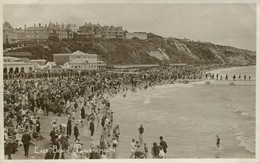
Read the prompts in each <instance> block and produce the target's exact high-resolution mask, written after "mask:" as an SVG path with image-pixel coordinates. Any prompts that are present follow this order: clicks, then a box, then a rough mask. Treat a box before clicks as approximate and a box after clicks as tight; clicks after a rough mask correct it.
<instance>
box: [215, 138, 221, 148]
mask: <svg viewBox="0 0 260 163" xmlns="http://www.w3.org/2000/svg"><path fill="white" fill-rule="evenodd" d="M216 144H217V148H219V146H220V138H219V137H218V135H217V143H216Z"/></svg>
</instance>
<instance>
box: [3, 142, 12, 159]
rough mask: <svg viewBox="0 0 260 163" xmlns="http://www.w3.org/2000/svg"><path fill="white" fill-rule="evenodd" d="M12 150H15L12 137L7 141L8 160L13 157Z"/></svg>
mask: <svg viewBox="0 0 260 163" xmlns="http://www.w3.org/2000/svg"><path fill="white" fill-rule="evenodd" d="M12 151H13V143H12V142H11V140H10V139H7V140H6V143H5V154H6V155H8V160H11V159H12V157H11V155H12Z"/></svg>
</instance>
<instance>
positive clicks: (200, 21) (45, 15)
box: [3, 3, 256, 51]
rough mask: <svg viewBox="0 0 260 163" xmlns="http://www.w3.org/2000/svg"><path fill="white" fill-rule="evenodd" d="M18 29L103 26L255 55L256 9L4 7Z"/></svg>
mask: <svg viewBox="0 0 260 163" xmlns="http://www.w3.org/2000/svg"><path fill="white" fill-rule="evenodd" d="M3 19H4V21H8V22H9V23H10V24H11V25H12V26H13V27H14V28H15V27H22V28H24V25H25V24H26V25H27V27H29V26H33V25H34V24H38V23H41V24H48V23H49V22H50V21H51V22H55V23H56V22H58V23H64V24H67V23H76V24H78V25H83V24H84V23H85V22H91V23H99V24H100V25H108V26H110V25H113V26H122V27H123V29H124V30H127V31H128V32H152V33H154V34H158V35H161V36H163V37H176V38H188V39H191V40H195V41H197V40H200V41H203V42H212V43H216V44H219V45H228V46H234V47H237V48H241V49H248V50H253V51H255V50H256V5H255V4H253V3H247V4H241V3H240V4H234V3H230V4H227V3H225V4H220V3H218V4H217V3H215V4H205V3H202V4H199V3H196V4H187V3H186V4H74V5H72V4H69V5H68V4H58V5H57V4H56V5H54V4H38V5H37V4H32V5H30V4H26V5H24V4H23V5H17V4H16V5H10V4H8V5H7V4H5V5H3Z"/></svg>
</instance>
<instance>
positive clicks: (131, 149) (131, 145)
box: [130, 139, 136, 158]
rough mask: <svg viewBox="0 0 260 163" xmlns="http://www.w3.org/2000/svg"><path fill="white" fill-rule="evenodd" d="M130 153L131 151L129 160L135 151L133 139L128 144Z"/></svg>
mask: <svg viewBox="0 0 260 163" xmlns="http://www.w3.org/2000/svg"><path fill="white" fill-rule="evenodd" d="M130 151H131V155H130V158H133V157H134V154H135V151H136V144H135V139H132V142H131V144H130Z"/></svg>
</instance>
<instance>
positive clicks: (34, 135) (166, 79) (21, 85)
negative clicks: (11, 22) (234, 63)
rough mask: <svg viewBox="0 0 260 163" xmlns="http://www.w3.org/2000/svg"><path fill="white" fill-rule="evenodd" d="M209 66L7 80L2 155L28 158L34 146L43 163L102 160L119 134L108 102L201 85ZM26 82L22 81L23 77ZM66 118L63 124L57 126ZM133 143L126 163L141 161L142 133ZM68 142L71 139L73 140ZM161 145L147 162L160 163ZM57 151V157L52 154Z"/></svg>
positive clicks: (163, 152)
mask: <svg viewBox="0 0 260 163" xmlns="http://www.w3.org/2000/svg"><path fill="white" fill-rule="evenodd" d="M210 68H214V67H212V66H210V67H207V66H183V67H178V68H176V67H175V68H172V67H168V68H156V69H151V70H142V71H139V72H138V73H118V72H115V73H111V72H91V73H89V72H88V73H87V72H80V73H79V72H76V71H75V72H70V73H60V74H57V75H55V76H52V77H50V76H49V75H48V74H44V75H42V76H41V75H40V76H39V77H38V78H31V77H30V79H26V78H20V77H19V78H12V79H8V80H4V141H5V154H6V155H8V159H11V155H12V154H15V153H16V152H17V151H18V150H20V146H23V147H24V156H25V157H26V158H29V156H30V153H29V147H30V146H32V145H33V146H36V145H37V144H38V140H43V141H44V142H46V143H45V144H44V146H46V147H48V152H46V154H45V156H44V158H45V159H66V158H73V159H80V158H90V159H97V158H106V157H110V156H109V155H110V154H111V151H112V155H113V152H116V150H117V148H118V146H119V138H120V128H119V125H118V124H114V119H113V118H114V113H113V111H112V109H111V107H110V102H109V97H113V96H114V95H116V94H118V93H119V92H121V93H123V94H124V97H126V94H127V92H128V91H132V92H135V91H136V90H137V89H147V88H149V87H153V86H155V85H161V84H167V83H174V82H175V81H176V80H177V79H202V78H203V76H204V71H206V70H209V69H210ZM25 77H26V76H25ZM49 112H52V113H54V114H55V116H57V118H56V119H55V120H54V121H53V122H51V127H50V132H49V133H48V135H49V136H50V137H46V136H45V137H44V136H42V132H41V129H42V126H44V127H46V124H42V119H45V118H46V116H50V114H49ZM59 117H60V118H61V117H67V118H66V119H67V120H66V121H67V122H66V123H64V122H59V121H60V120H59V119H60V118H59ZM97 126H101V134H100V139H99V140H98V141H95V140H94V137H93V135H94V134H95V130H96V128H97ZM80 127H85V128H87V130H89V133H90V134H89V138H90V146H89V149H90V150H89V151H88V152H85V151H83V144H84V142H83V141H81V133H80V129H79V128H80ZM138 131H139V141H136V140H135V139H133V140H132V143H131V156H130V158H147V157H148V147H147V144H146V143H145V142H144V140H143V133H144V128H143V126H142V125H141V126H140V128H139V129H138ZM73 137H74V138H73ZM166 149H167V143H166V142H165V141H164V140H163V137H162V136H161V137H160V144H159V145H157V143H156V142H155V143H153V146H152V149H151V154H152V158H165V157H166V152H167V150H166ZM54 150H58V151H60V152H53V151H54Z"/></svg>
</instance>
